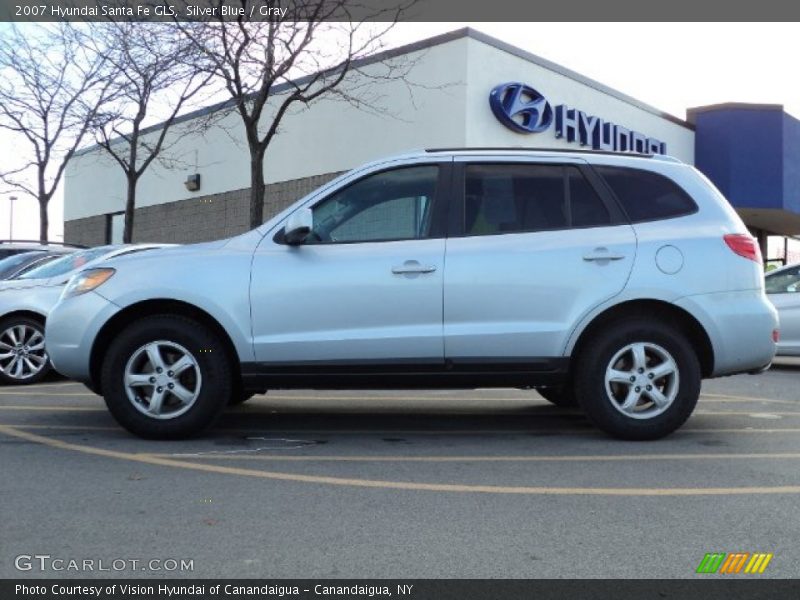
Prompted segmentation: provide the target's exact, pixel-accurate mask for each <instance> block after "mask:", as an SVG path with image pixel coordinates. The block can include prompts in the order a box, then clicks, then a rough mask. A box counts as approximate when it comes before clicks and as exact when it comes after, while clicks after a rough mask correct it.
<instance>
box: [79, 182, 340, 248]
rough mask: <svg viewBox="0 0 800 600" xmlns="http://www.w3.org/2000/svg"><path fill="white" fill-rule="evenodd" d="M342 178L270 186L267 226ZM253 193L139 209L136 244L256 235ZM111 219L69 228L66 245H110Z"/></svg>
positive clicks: (98, 218)
mask: <svg viewBox="0 0 800 600" xmlns="http://www.w3.org/2000/svg"><path fill="white" fill-rule="evenodd" d="M337 175H339V173H325V174H323V175H314V176H312V177H304V178H303V179H292V180H289V181H281V182H279V183H273V184H270V185H268V186H267V190H266V198H265V200H264V220H267V219H268V218H270V217H271V216H273V215H275V214H277V213H279V212H280V211H281V210H283V209H284V208H286V207H287V206H289V205H290V204H291V203H292V202H294V201H295V200H298V199H299V198H301V197H302V196H305V195H306V194H307V193H309V192H311V191H312V190H314V189H316V188H318V187H319V186H321V185H322V184H324V183H327V182H328V181H330V180H331V179H333V178H334V177H336V176H337ZM249 202H250V188H245V189H241V190H234V191H231V192H223V193H221V194H209V195H206V196H198V197H196V198H189V199H187V200H180V201H178V202H168V203H166V204H156V205H153V206H143V207H140V208H137V209H136V216H135V218H134V225H133V241H134V242H168V243H176V244H188V243H193V242H206V241H210V240H218V239H222V238H227V237H231V236H234V235H237V234H240V233H244V232H245V231H247V230H248V229H250V226H249V223H248V219H249V215H250V206H249ZM105 235H106V217H105V215H100V216H95V217H87V218H85V219H75V220H72V221H65V222H64V241H65V242H68V243H72V244H83V245H86V246H96V245H99V244H104V243H105V242H106V238H105Z"/></svg>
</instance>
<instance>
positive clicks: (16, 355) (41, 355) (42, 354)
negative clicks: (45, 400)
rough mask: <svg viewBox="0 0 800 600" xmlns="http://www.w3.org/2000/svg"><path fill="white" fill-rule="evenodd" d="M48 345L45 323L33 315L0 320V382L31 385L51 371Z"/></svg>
mask: <svg viewBox="0 0 800 600" xmlns="http://www.w3.org/2000/svg"><path fill="white" fill-rule="evenodd" d="M51 369H52V367H51V366H50V359H49V358H48V356H47V352H46V351H45V348H44V324H43V323H42V322H41V321H37V320H35V319H32V318H30V317H23V316H18V317H9V318H7V319H3V320H2V321H0V382H3V383H6V384H10V385H27V384H31V383H37V382H39V381H41V380H42V379H44V378H45V377H46V376H47V374H48V373H49V372H50V371H51Z"/></svg>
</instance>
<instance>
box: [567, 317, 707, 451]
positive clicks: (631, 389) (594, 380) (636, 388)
mask: <svg viewBox="0 0 800 600" xmlns="http://www.w3.org/2000/svg"><path fill="white" fill-rule="evenodd" d="M700 383H701V371H700V363H699V361H698V358H697V355H696V354H695V352H694V350H693V349H692V346H691V345H690V343H689V341H688V340H687V338H686V336H685V335H684V334H683V333H682V332H681V331H680V330H678V329H675V328H671V327H668V326H666V325H664V324H661V323H658V322H655V321H652V320H649V319H643V318H631V319H627V320H623V321H617V322H615V323H612V324H609V325H608V326H607V327H606V328H605V329H604V330H603V331H601V332H599V334H598V335H595V336H594V337H593V339H592V340H590V341H589V342H588V343H587V344H586V345H585V346H584V347H583V348H582V350H581V353H580V356H579V357H578V363H577V365H576V369H575V386H576V387H575V393H576V396H577V397H578V401H579V402H580V404H581V406H582V407H583V409H584V410H585V411H586V414H587V416H588V417H589V419H590V420H591V421H592V422H593V423H594V424H595V425H596V426H597V427H599V428H600V429H602V430H603V431H605V432H606V433H609V434H610V435H612V436H614V437H617V438H621V439H627V440H654V439H658V438H661V437H664V436H665V435H668V434H670V433H672V432H673V431H675V430H676V429H677V428H678V427H680V426H681V425H683V423H684V422H685V421H686V419H688V418H689V416H690V415H691V414H692V411H693V410H694V407H695V406H696V404H697V400H698V398H699V397H700Z"/></svg>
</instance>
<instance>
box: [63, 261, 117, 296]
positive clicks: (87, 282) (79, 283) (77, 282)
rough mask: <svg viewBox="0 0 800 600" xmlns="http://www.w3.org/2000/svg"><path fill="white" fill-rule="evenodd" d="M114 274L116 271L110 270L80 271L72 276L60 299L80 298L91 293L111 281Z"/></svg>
mask: <svg viewBox="0 0 800 600" xmlns="http://www.w3.org/2000/svg"><path fill="white" fill-rule="evenodd" d="M114 273H116V269H111V268H105V269H87V270H86V271H81V272H80V273H78V274H77V275H73V276H72V279H70V280H69V283H67V287H65V288H64V291H63V293H62V294H61V297H62V298H71V297H72V296H80V295H81V294H85V293H86V292H91V291H92V290H94V289H96V288H98V287H100V286H101V285H103V284H104V283H105V282H106V281H108V280H109V279H111V276H112V275H113V274H114Z"/></svg>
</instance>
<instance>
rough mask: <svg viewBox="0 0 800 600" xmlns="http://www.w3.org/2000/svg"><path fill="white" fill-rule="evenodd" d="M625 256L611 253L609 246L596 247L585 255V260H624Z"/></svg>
mask: <svg viewBox="0 0 800 600" xmlns="http://www.w3.org/2000/svg"><path fill="white" fill-rule="evenodd" d="M623 258H625V255H624V254H611V253H610V252H609V251H608V248H595V249H594V250H593V251H592V252H590V253H589V254H584V255H583V260H587V261H605V260H622V259H623Z"/></svg>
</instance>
